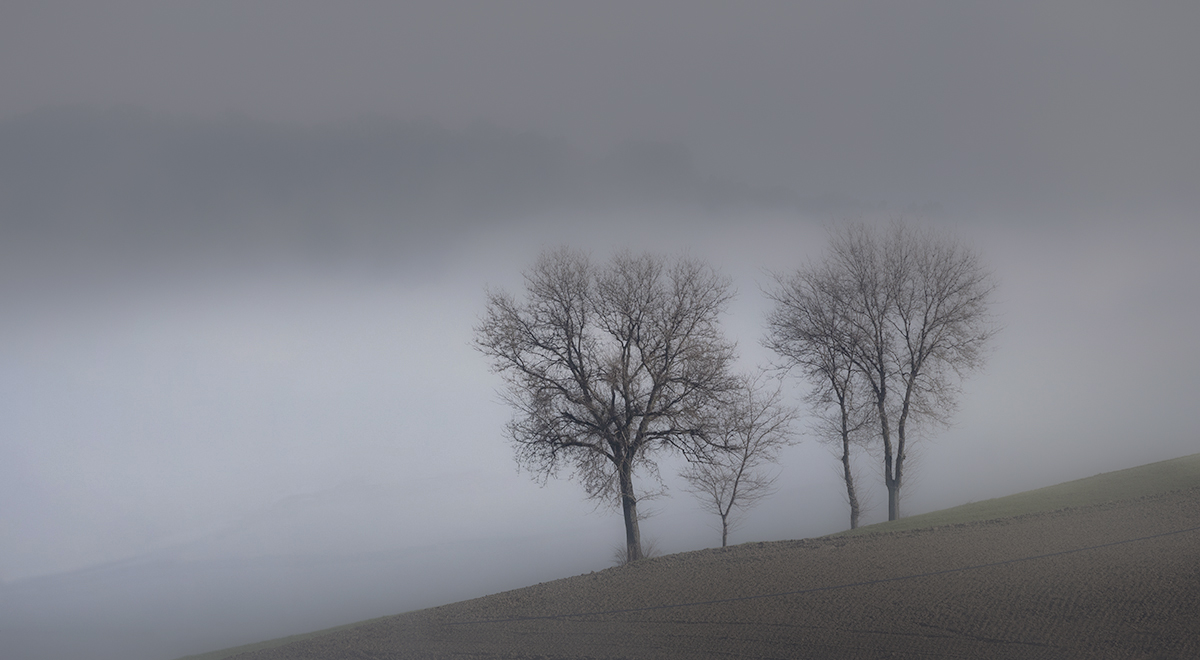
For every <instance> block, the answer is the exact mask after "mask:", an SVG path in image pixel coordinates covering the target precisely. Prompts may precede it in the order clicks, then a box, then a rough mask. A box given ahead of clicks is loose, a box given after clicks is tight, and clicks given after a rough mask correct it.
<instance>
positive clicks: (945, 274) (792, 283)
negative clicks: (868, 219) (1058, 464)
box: [767, 222, 996, 520]
mask: <svg viewBox="0 0 1200 660" xmlns="http://www.w3.org/2000/svg"><path fill="white" fill-rule="evenodd" d="M994 290H995V284H994V282H993V280H992V277H991V274H990V273H989V272H988V271H987V270H986V269H984V268H983V266H982V265H981V263H980V259H979V256H978V255H977V254H976V253H974V252H973V251H971V250H968V249H966V248H965V247H964V246H963V245H962V244H960V243H959V242H958V241H957V240H955V239H954V238H953V237H951V236H950V235H948V234H944V233H938V232H935V231H933V230H916V229H912V228H910V227H907V226H906V225H904V224H903V223H900V222H894V223H892V225H891V226H890V227H889V228H887V229H877V228H873V227H870V226H867V225H863V224H850V225H845V226H842V227H839V228H836V229H835V230H833V231H832V232H831V241H830V246H829V254H828V255H827V256H826V258H825V260H824V261H823V262H821V263H819V264H817V265H814V266H809V267H807V268H802V269H800V270H798V271H797V272H796V273H795V274H794V275H793V276H791V277H788V278H778V279H777V288H776V289H775V290H774V291H773V292H771V293H770V294H769V295H770V297H771V298H772V299H773V300H774V301H775V308H774V310H773V311H772V312H771V314H770V316H769V317H768V334H769V337H768V340H767V344H768V346H771V347H772V348H775V349H776V350H777V351H778V352H779V353H780V354H781V355H783V356H784V357H785V358H787V359H789V360H791V361H792V362H793V363H795V364H797V365H801V366H802V367H803V368H804V370H805V374H806V376H808V377H809V379H810V380H811V381H813V382H814V384H815V385H816V386H817V393H816V396H817V397H818V400H821V396H822V395H821V393H820V390H822V389H826V391H827V392H829V391H832V390H836V389H838V387H839V386H838V385H837V381H838V380H839V379H841V378H842V376H841V375H835V374H842V375H844V376H845V378H844V380H842V382H843V383H844V386H845V391H846V393H847V395H848V396H849V397H850V398H849V399H848V401H847V403H846V404H845V406H846V407H845V408H844V410H845V411H847V412H853V413H854V414H853V415H852V416H850V417H849V418H848V419H847V421H846V422H845V424H846V426H844V427H842V428H843V429H847V428H859V427H860V422H862V420H863V419H865V418H864V417H863V414H862V411H861V408H859V406H858V404H859V403H860V402H862V401H863V400H864V399H865V400H866V401H867V402H869V404H870V406H871V407H872V408H873V411H872V412H871V416H872V417H873V418H874V427H875V433H874V434H873V435H874V436H875V437H876V438H878V439H879V440H880V442H881V444H882V449H883V452H882V454H883V462H884V466H883V467H884V474H883V476H884V485H885V486H886V487H887V492H888V519H889V520H895V519H897V518H898V517H899V516H900V489H901V486H902V485H903V480H904V462H905V457H906V453H905V450H906V449H907V442H908V438H909V434H910V432H911V430H912V428H913V426H914V425H915V424H917V423H922V422H926V423H933V424H945V423H947V422H948V421H949V419H950V416H951V415H952V414H953V412H954V410H955V409H956V407H957V395H958V393H959V391H960V386H959V384H960V382H961V380H962V378H963V377H964V376H965V375H966V374H967V373H969V372H971V371H974V370H977V369H979V368H980V367H982V365H983V361H984V348H985V346H986V344H987V342H988V340H989V339H990V338H991V337H992V336H993V335H994V334H995V332H996V328H995V326H994V325H993V324H992V316H991V314H990V312H989V304H990V299H991V295H992V292H993V291H994ZM825 367H828V369H826V368H825ZM834 367H836V369H835V368H834ZM843 369H844V371H843ZM836 396H837V395H836V392H834V398H836ZM847 438H848V436H847V435H845V434H843V441H844V442H847V441H848V440H847ZM848 485H849V484H848Z"/></svg>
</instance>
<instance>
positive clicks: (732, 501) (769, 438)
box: [683, 376, 795, 547]
mask: <svg viewBox="0 0 1200 660" xmlns="http://www.w3.org/2000/svg"><path fill="white" fill-rule="evenodd" d="M794 420H795V411H794V410H793V409H791V408H788V407H786V406H784V405H783V404H782V401H781V394H780V390H779V388H778V387H774V388H771V389H767V388H766V386H765V384H764V383H763V380H762V377H761V376H760V377H758V378H754V379H749V378H747V379H743V384H742V386H741V388H740V389H739V391H738V392H736V399H735V400H734V401H733V402H732V404H731V405H730V406H729V407H728V408H727V410H726V416H725V418H724V424H723V425H722V428H721V439H722V441H723V444H724V446H725V447H727V449H725V450H723V451H720V452H716V453H714V454H713V455H712V457H711V459H710V460H708V461H697V462H694V463H692V464H691V465H689V466H688V468H687V469H685V470H684V471H683V477H684V479H686V480H687V482H688V490H689V491H691V492H692V493H693V494H695V495H696V497H697V498H699V500H700V503H701V505H702V506H703V507H704V508H705V510H707V511H710V512H712V513H715V514H717V515H718V516H720V518H721V547H725V546H726V545H728V543H729V532H730V531H731V530H732V529H733V528H734V527H736V524H737V522H738V520H737V518H736V516H735V515H734V514H735V511H736V512H738V513H745V512H746V511H747V510H749V509H750V508H751V507H753V506H754V505H755V504H757V503H758V502H759V501H760V500H762V499H763V498H764V497H767V496H768V495H770V494H772V493H773V492H775V488H774V483H775V479H776V478H777V476H778V475H768V474H767V473H766V472H764V471H763V468H764V467H765V465H766V464H767V463H774V462H775V460H776V459H777V457H778V455H779V450H780V449H782V448H783V447H784V446H785V445H788V444H791V443H792V441H793V435H792V429H791V425H792V422H793V421H794Z"/></svg>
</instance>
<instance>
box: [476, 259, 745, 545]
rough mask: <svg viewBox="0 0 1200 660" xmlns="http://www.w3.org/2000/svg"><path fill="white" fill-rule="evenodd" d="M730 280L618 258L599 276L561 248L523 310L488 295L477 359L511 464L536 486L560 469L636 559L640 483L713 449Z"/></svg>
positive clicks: (697, 269) (682, 266)
mask: <svg viewBox="0 0 1200 660" xmlns="http://www.w3.org/2000/svg"><path fill="white" fill-rule="evenodd" d="M730 297H731V293H730V284H729V280H728V279H727V278H725V277H723V276H721V275H719V274H718V273H717V272H716V271H714V270H713V269H712V268H710V267H708V266H706V265H704V264H702V263H699V262H697V261H694V260H691V259H687V258H679V259H675V260H668V259H667V258H664V257H661V256H655V255H643V256H633V255H631V254H629V253H621V254H618V255H617V256H615V257H614V258H613V259H612V260H611V261H610V262H609V263H608V264H607V265H606V266H603V267H597V266H595V265H593V264H592V263H591V262H590V260H589V259H588V258H587V256H586V255H584V254H582V253H580V252H576V251H572V250H569V249H566V248H562V249H559V250H555V251H550V252H546V253H543V254H542V256H541V257H540V258H539V259H538V261H537V263H536V264H535V265H534V267H533V268H532V269H531V270H530V271H528V272H526V274H525V298H524V300H522V301H518V300H517V299H515V298H513V297H512V296H510V295H508V294H507V293H504V292H501V291H489V292H488V298H487V311H486V313H485V315H484V318H483V320H482V322H481V323H480V325H479V326H478V327H476V329H475V342H476V346H477V347H478V349H479V350H480V351H482V352H483V353H484V354H485V355H486V356H488V357H489V358H491V361H492V368H493V370H494V371H496V372H497V373H499V374H500V375H501V376H503V377H504V379H505V380H506V381H507V388H506V389H505V390H504V397H505V400H506V401H507V402H508V403H509V404H510V405H511V406H512V407H513V408H514V409H515V411H516V414H515V416H514V418H513V420H512V421H511V422H510V423H509V425H508V432H509V435H510V437H511V439H512V441H513V443H514V446H515V449H516V455H517V460H518V462H519V463H520V464H521V465H522V466H523V467H525V468H527V469H529V470H530V471H531V472H533V473H534V474H535V475H537V476H538V477H539V478H541V479H545V478H548V477H549V476H552V475H555V474H556V473H557V471H558V469H559V468H560V467H561V466H562V465H564V464H566V465H568V466H570V468H571V469H572V470H573V474H574V476H575V477H576V478H578V479H579V480H580V481H581V482H582V483H583V486H584V489H585V490H586V492H587V494H588V496H589V497H593V498H601V499H607V498H611V499H609V501H611V502H613V503H614V504H617V505H619V506H620V508H621V511H622V514H623V515H624V519H625V541H626V547H627V555H628V560H629V561H635V560H637V559H640V558H641V557H642V546H641V533H640V530H639V527H638V511H637V503H638V493H637V491H636V490H635V488H634V476H635V471H636V470H638V469H641V470H644V471H648V472H652V473H654V474H657V466H656V464H655V462H654V460H653V454H655V453H656V452H659V451H662V450H675V451H679V452H681V453H683V454H684V455H685V456H687V457H689V458H691V459H701V460H707V458H708V457H709V455H710V454H711V453H712V450H713V447H712V443H714V442H720V440H719V438H718V434H717V433H716V431H717V429H718V425H717V424H718V421H719V420H720V418H721V414H722V412H723V410H724V407H725V402H726V400H727V395H728V394H729V393H730V392H731V391H733V389H734V388H735V386H736V379H735V378H734V377H733V376H732V375H731V365H732V362H733V359H734V345H733V344H732V343H731V342H729V341H727V340H726V339H725V337H724V334H723V333H722V331H721V328H720V325H719V320H720V316H721V315H722V313H723V312H724V310H725V308H726V305H727V303H728V301H729V300H730Z"/></svg>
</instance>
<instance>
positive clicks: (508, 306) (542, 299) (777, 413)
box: [475, 222, 995, 561]
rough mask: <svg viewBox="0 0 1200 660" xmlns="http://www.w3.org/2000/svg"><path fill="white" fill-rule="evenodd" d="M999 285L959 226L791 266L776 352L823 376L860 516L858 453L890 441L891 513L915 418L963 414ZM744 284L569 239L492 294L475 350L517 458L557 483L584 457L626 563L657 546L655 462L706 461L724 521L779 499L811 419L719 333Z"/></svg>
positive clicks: (774, 320)
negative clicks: (620, 536)
mask: <svg viewBox="0 0 1200 660" xmlns="http://www.w3.org/2000/svg"><path fill="white" fill-rule="evenodd" d="M993 288H994V284H993V283H992V281H991V277H990V274H989V273H988V272H987V271H985V270H984V269H983V268H982V266H981V265H980V262H979V258H978V256H977V255H976V254H975V253H973V252H971V251H969V250H967V249H966V248H964V247H963V246H961V245H960V244H959V243H957V242H956V241H955V240H954V239H953V238H952V237H949V236H947V235H943V234H939V233H935V232H933V231H928V230H924V231H923V230H915V229H911V228H909V227H907V226H905V225H904V224H901V223H898V222H897V223H894V224H893V225H892V226H891V227H890V228H889V229H888V230H880V229H876V228H872V227H869V226H866V225H862V224H852V225H846V226H844V227H839V228H836V229H835V230H834V231H833V232H832V240H831V245H830V248H829V254H828V256H827V257H826V259H825V260H824V261H822V262H820V263H818V264H816V265H812V266H808V267H806V268H801V269H799V270H797V271H796V272H795V273H794V274H793V275H790V276H777V278H776V286H775V288H774V289H773V290H772V291H769V292H768V296H769V297H770V298H771V300H773V301H774V303H775V306H774V308H773V309H772V311H771V312H770V314H769V316H768V319H767V328H768V333H767V337H766V339H765V343H766V345H767V346H768V347H769V348H771V349H773V350H774V351H775V352H776V353H778V354H779V355H780V356H781V357H782V358H783V360H784V365H783V366H784V367H785V368H786V369H794V370H796V371H797V372H798V373H799V375H800V376H802V377H803V378H805V379H806V380H808V381H809V383H810V384H811V385H812V389H811V390H810V393H809V395H808V397H807V399H808V402H809V403H810V404H811V406H812V408H813V411H814V418H815V419H816V420H817V421H816V423H815V424H814V425H813V428H814V429H815V430H816V432H817V433H818V435H819V436H821V437H823V438H827V439H830V440H833V441H835V442H838V443H840V445H841V449H842V456H841V460H842V465H843V469H844V479H845V485H846V489H847V495H848V498H849V502H850V509H851V511H850V523H851V527H852V528H853V527H857V525H858V519H859V513H860V511H859V508H860V507H859V499H858V497H857V493H856V488H855V483H854V479H853V474H852V470H851V448H852V446H853V445H856V444H869V443H874V442H878V443H879V444H880V445H881V449H882V451H881V453H882V456H883V461H884V482H885V486H886V487H887V491H888V519H889V520H895V519H896V518H898V517H899V515H900V491H901V486H902V485H903V479H904V475H905V459H906V457H907V454H906V449H907V448H908V445H909V442H910V440H911V437H912V433H913V430H914V428H916V427H918V426H920V425H930V424H934V425H937V424H946V423H947V422H948V421H949V418H950V415H951V414H952V413H953V411H954V408H955V405H956V401H957V398H956V396H957V393H958V389H959V382H960V380H961V377H962V376H964V375H966V374H967V373H968V372H970V371H972V370H975V369H978V368H980V367H981V366H982V363H983V357H984V356H983V351H984V348H985V346H986V344H987V341H988V339H989V338H990V337H991V336H992V334H994V332H995V328H994V326H993V325H992V323H991V317H990V316H989V313H988V302H989V298H990V295H991V293H992V290H993ZM731 296H732V293H731V292H730V282H729V280H728V279H726V278H724V277H723V276H721V275H720V274H718V273H717V272H716V271H715V270H714V269H712V268H711V267H710V266H707V265H705V264H703V263H700V262H698V261H696V260H694V259H690V258H676V259H673V260H672V259H668V258H666V257H663V256H660V255H650V254H647V255H636V256H635V255H632V254H630V253H628V252H626V253H621V254H618V255H617V256H615V257H614V258H613V259H612V260H611V261H610V262H608V263H607V264H606V265H603V266H598V265H596V264H594V263H592V262H591V260H590V259H589V258H588V257H587V256H586V255H585V254H583V253H581V252H577V251H572V250H570V249H567V248H561V249H559V250H555V251H549V252H545V253H543V254H542V256H541V258H540V259H539V260H538V261H537V263H536V264H535V265H534V267H533V268H532V269H531V270H530V271H528V272H526V274H525V297H524V299H523V300H518V299H517V298H514V297H513V296H512V295H510V294H508V293H505V292H502V291H489V293H488V301H487V308H486V312H485V315H484V317H483V320H482V322H481V323H480V325H479V326H477V327H476V329H475V341H476V347H477V348H478V349H479V350H480V351H481V352H482V353H483V354H484V355H485V356H487V357H488V358H489V359H490V361H491V366H492V369H493V370H494V371H495V372H497V373H499V374H500V375H501V376H502V377H503V378H504V380H505V382H506V384H507V387H506V389H505V390H504V395H503V396H504V398H505V400H506V402H507V403H508V404H509V405H510V406H512V408H513V409H514V410H515V412H516V415H515V417H514V418H513V420H512V421H511V422H510V423H509V426H508V435H509V437H510V439H511V440H512V442H513V443H514V446H515V449H516V456H517V460H518V462H519V463H520V464H521V465H522V466H523V467H525V468H526V469H528V470H530V472H532V473H533V474H534V475H535V476H536V477H538V478H541V479H545V478H548V477H550V476H553V475H556V474H557V473H558V471H559V469H560V468H562V467H564V466H565V467H567V468H569V469H570V470H572V472H573V476H574V477H575V478H577V479H579V480H580V481H581V482H582V484H583V486H584V489H585V491H586V492H587V494H588V496H589V497H591V498H597V499H600V500H601V501H605V502H609V503H612V504H614V505H617V506H619V507H620V509H621V511H622V515H623V517H624V521H625V537H626V538H625V540H626V552H625V559H626V561H635V560H637V559H640V558H641V557H642V556H643V552H642V543H641V530H640V526H639V517H638V508H637V505H638V501H639V499H640V498H642V497H644V496H645V492H644V491H643V490H641V489H639V488H638V487H636V486H635V476H636V475H637V474H639V473H640V474H642V475H643V476H647V477H650V478H652V479H657V478H658V466H657V463H656V462H655V460H654V456H655V455H656V454H658V453H661V452H669V451H675V452H678V453H679V454H682V455H683V456H684V457H685V458H686V459H687V460H688V462H689V467H688V469H686V470H685V471H684V473H683V476H684V477H685V479H687V481H688V483H689V490H691V491H692V492H693V493H695V494H696V495H697V496H698V497H700V500H701V503H702V504H703V505H704V506H705V508H706V509H708V510H710V511H712V512H713V513H716V514H717V515H718V516H719V517H720V519H721V530H722V545H725V544H726V543H727V541H728V533H729V529H730V523H731V522H732V518H731V516H732V514H733V513H734V511H735V510H742V511H744V510H745V509H747V508H749V507H750V506H752V505H753V504H754V503H755V502H756V501H757V500H759V499H761V498H763V497H765V496H767V495H769V494H770V492H771V484H772V481H773V477H772V476H769V475H767V474H765V473H764V472H763V471H762V468H763V467H764V465H765V464H768V463H771V462H773V461H774V460H775V459H776V457H777V455H778V451H779V449H780V448H781V447H782V446H784V445H786V444H788V443H790V442H792V438H793V436H792V430H791V424H792V422H793V420H794V418H795V412H794V410H793V409H792V408H790V407H789V406H786V405H784V404H783V402H782V401H781V395H780V391H779V389H778V388H777V387H776V388H775V389H773V390H772V389H768V388H767V387H766V386H765V384H764V382H763V379H762V377H761V376H760V377H751V376H747V375H744V374H737V373H735V372H734V369H733V362H734V359H735V352H734V344H733V343H732V342H730V341H729V340H728V339H726V338H725V336H724V334H723V332H722V330H721V328H720V316H721V315H722V314H723V313H724V311H725V308H726V305H727V303H728V301H729V300H730V298H731Z"/></svg>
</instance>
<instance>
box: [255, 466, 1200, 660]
mask: <svg viewBox="0 0 1200 660" xmlns="http://www.w3.org/2000/svg"><path fill="white" fill-rule="evenodd" d="M236 657H237V658H239V659H240V660H251V659H253V660H278V659H283V658H288V659H295V660H300V659H306V660H307V659H312V660H317V659H320V660H328V659H331V658H372V659H376V660H384V659H409V658H457V659H461V658H530V659H532V658H542V659H549V658H614V659H615V658H942V657H946V658H1200V487H1197V488H1190V489H1186V490H1181V491H1175V492H1172V493H1167V494H1163V495H1157V496H1153V497H1145V498H1140V499H1136V500H1128V501H1123V502H1116V503H1109V504H1103V505H1095V506H1089V507H1080V508H1075V509H1064V510H1061V511H1054V512H1050V513H1040V514H1034V515H1027V516H1020V517H1016V518H1007V519H1003V520H995V521H989V522H980V523H971V524H963V525H953V526H945V527H937V528H932V529H924V530H916V531H908V532H893V533H883V534H867V535H863V536H857V537H829V538H823V539H814V540H806V541H795V542H777V543H761V544H746V545H741V546H736V547H732V548H727V549H713V550H704V551H699V552H691V553H684V554H679V555H671V556H668V557H662V558H657V559H650V560H645V561H642V562H638V563H635V564H632V565H630V566H626V567H622V568H614V569H609V570H605V571H601V572H597V573H592V574H588V575H580V576H576V577H573V578H568V579H564V580H558V581H555V582H550V583H545V584H539V585H536V586H532V587H528V588H525V589H518V590H516V591H510V592H506V593H501V594H495V595H492V596H487V597H484V598H478V599H475V600H470V601H464V602H461V603H455V604H452V605H446V606H444V607H438V608H433V609H429V610H422V611H418V612H411V613H408V614H402V615H398V616H394V617H388V618H384V619H377V620H374V621H372V622H369V623H367V624H364V625H362V626H359V627H356V628H351V629H347V630H341V631H338V632H333V633H329V634H325V635H321V636H318V637H314V638H311V639H308V640H305V641H301V642H296V643H293V644H289V645H286V646H281V647H278V648H274V649H268V650H263V651H258V652H254V653H248V654H244V655H239V656H236Z"/></svg>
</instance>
